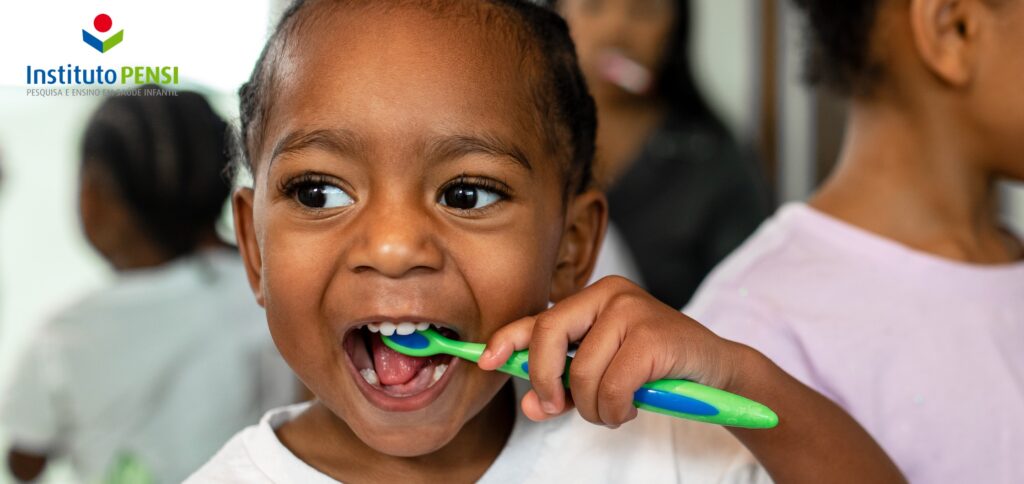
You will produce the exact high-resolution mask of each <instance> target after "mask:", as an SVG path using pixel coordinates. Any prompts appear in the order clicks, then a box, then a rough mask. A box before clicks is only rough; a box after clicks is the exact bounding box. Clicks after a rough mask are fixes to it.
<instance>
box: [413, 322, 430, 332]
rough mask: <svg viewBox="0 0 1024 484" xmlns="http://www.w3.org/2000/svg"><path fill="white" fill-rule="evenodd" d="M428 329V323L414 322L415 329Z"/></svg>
mask: <svg viewBox="0 0 1024 484" xmlns="http://www.w3.org/2000/svg"><path fill="white" fill-rule="evenodd" d="M427 329H430V323H416V331H426V330H427Z"/></svg>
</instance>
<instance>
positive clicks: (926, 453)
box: [686, 204, 1024, 484]
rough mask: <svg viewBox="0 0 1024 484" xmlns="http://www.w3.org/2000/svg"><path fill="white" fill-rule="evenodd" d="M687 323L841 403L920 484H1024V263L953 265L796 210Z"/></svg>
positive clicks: (732, 265)
mask: <svg viewBox="0 0 1024 484" xmlns="http://www.w3.org/2000/svg"><path fill="white" fill-rule="evenodd" d="M686 313H687V314H689V315H691V316H693V317H694V318H696V319H697V320H698V321H701V322H703V323H705V324H707V325H709V327H710V328H711V329H712V330H713V331H715V332H716V333H718V334H719V335H721V336H723V337H725V338H728V339H732V340H735V341H739V342H742V343H745V344H748V345H750V346H753V347H754V348H757V349H758V350H760V351H761V352H763V353H764V354H766V355H767V356H768V357H769V358H771V359H772V360H774V361H775V362H776V363H777V364H778V365H779V366H781V367H782V368H783V369H784V370H786V371H788V372H789V373H790V374H792V375H793V376H795V377H796V378H798V379H800V380H801V381H803V382H804V383H806V384H807V385H809V386H811V387H813V388H815V389H816V390H818V391H820V392H821V393H823V394H825V396H827V397H830V398H832V399H833V400H835V401H836V403H838V404H839V405H841V406H842V407H843V408H845V409H846V410H847V411H849V412H850V414H852V415H853V416H854V418H856V419H857V420H858V421H859V422H860V423H861V424H862V425H863V426H864V427H865V428H866V429H867V430H868V432H870V433H871V434H872V435H873V436H874V437H875V439H876V440H877V441H878V442H879V444H881V445H882V447H883V448H884V449H885V450H886V451H887V452H888V453H889V455H890V456H892V458H893V460H894V461H896V464H897V465H899V467H900V469H902V470H903V473H904V474H905V475H906V476H907V478H908V479H910V482H913V483H947V482H948V483H974V482H977V483H985V484H997V483H1007V484H1010V483H1014V484H1017V483H1021V482H1024V262H1019V263H1015V264H1006V265H1000V266H978V265H970V264H963V263H958V262H954V261H950V260H946V259H940V258H938V257H934V256H931V255H929V254H926V253H922V252H918V251H915V250H911V249H909V248H907V247H905V246H902V245H900V244H898V243H896V242H893V241H891V240H888V239H884V238H881V237H879V236H877V235H875V234H872V233H869V232H866V231H864V230H862V229H860V228H857V227H855V226H852V225H849V224H846V223H844V222H842V221H840V220H837V219H835V218H833V217H830V216H828V215H826V214H824V213H822V212H819V211H817V210H814V209H813V208H811V207H809V206H807V205H804V204H789V205H786V206H785V207H783V208H781V209H780V210H779V212H778V213H777V214H776V215H775V216H774V217H772V219H771V220H769V221H768V222H766V223H765V224H764V225H763V226H762V227H761V228H760V229H758V231H757V233H755V234H754V235H753V236H752V237H751V238H750V240H748V241H747V242H746V243H744V244H743V246H742V247H741V248H740V249H739V250H737V251H736V252H735V253H734V254H733V255H731V256H729V258H728V259H726V261H725V262H724V263H723V264H722V265H721V266H719V267H718V268H717V269H715V271H714V272H713V273H712V274H711V275H710V276H709V277H708V279H707V280H706V281H705V282H704V285H703V286H702V287H701V289H700V290H699V291H698V292H697V295H696V297H695V298H694V300H693V301H692V302H691V303H690V306H689V307H688V308H687V310H686Z"/></svg>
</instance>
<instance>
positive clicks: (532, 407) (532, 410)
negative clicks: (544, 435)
mask: <svg viewBox="0 0 1024 484" xmlns="http://www.w3.org/2000/svg"><path fill="white" fill-rule="evenodd" d="M521 406H522V408H523V415H526V417H527V418H529V419H530V420H533V421H535V422H543V421H545V420H548V419H552V418H555V417H557V416H559V415H564V414H565V413H568V412H571V411H572V409H573V401H572V398H566V399H565V408H563V409H562V411H561V412H559V413H556V414H554V415H551V414H549V413H546V412H544V409H543V408H541V406H540V398H538V397H537V393H536V392H534V391H533V390H530V391H528V392H526V395H523V400H522V403H521Z"/></svg>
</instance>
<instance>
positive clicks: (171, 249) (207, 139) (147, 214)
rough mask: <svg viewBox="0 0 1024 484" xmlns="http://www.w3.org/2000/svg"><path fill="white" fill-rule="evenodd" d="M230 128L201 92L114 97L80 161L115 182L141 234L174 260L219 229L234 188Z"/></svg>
mask: <svg viewBox="0 0 1024 484" xmlns="http://www.w3.org/2000/svg"><path fill="white" fill-rule="evenodd" d="M142 89H144V90H161V91H165V90H164V89H163V88H161V87H159V86H156V85H146V86H143V87H142ZM227 129H228V128H227V123H226V122H225V121H224V120H223V119H221V118H220V117H219V116H218V115H217V114H216V113H215V112H214V111H213V109H212V108H210V105H209V104H208V103H207V102H206V99H204V98H203V97H202V96H201V95H199V94H198V93H195V92H189V91H178V92H177V95H176V96H171V95H163V96H119V97H110V98H107V99H106V100H105V101H104V102H103V103H102V104H101V105H100V106H99V108H98V109H97V110H96V112H95V113H94V114H93V116H92V118H91V119H90V121H89V124H88V126H87V127H86V130H85V136H84V138H83V142H82V163H83V166H88V167H90V168H98V169H100V170H102V173H104V174H105V175H107V176H109V179H110V180H111V181H112V182H113V184H114V186H113V187H111V188H112V189H113V190H115V191H116V194H117V195H118V196H119V197H120V198H121V199H122V200H123V201H124V203H125V204H126V205H127V206H128V207H130V210H131V211H132V213H133V214H134V215H135V216H136V218H137V221H138V223H139V224H141V227H142V229H143V232H144V233H145V234H146V235H147V236H148V237H149V238H150V239H152V241H153V242H154V243H156V244H158V245H159V246H160V247H161V248H163V249H164V250H165V251H166V252H168V253H169V255H170V256H171V258H174V257H178V256H181V255H185V254H188V253H190V252H192V251H193V250H195V247H196V245H197V244H198V243H199V242H200V239H201V238H202V237H204V236H207V235H209V234H210V233H212V232H213V231H214V230H215V229H214V227H215V224H216V221H217V219H218V217H219V216H220V214H221V212H222V210H223V207H224V203H225V201H226V200H227V197H228V195H229V193H230V190H231V185H230V183H229V181H228V180H227V178H226V177H225V175H224V172H225V169H226V167H227V165H228V163H229V162H230V158H229V156H228V150H227V142H228V138H227Z"/></svg>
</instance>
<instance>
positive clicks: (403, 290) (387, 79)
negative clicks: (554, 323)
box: [235, 11, 604, 456]
mask: <svg viewBox="0 0 1024 484" xmlns="http://www.w3.org/2000/svg"><path fill="white" fill-rule="evenodd" d="M300 15H302V14H300ZM292 39H293V40H294V43H293V44H291V45H292V47H290V48H288V49H287V53H286V54H285V56H284V57H283V59H282V61H281V62H280V63H279V64H278V66H277V69H278V73H279V77H278V78H279V79H280V82H279V83H278V84H277V85H276V86H275V87H274V89H273V93H271V94H270V96H272V98H271V101H270V105H271V106H272V107H271V112H270V113H269V115H268V119H267V125H266V131H265V134H264V136H263V137H262V138H261V139H260V140H259V144H260V146H258V147H257V152H256V154H255V159H254V165H255V166H254V170H255V180H256V181H255V186H254V189H253V191H246V190H242V191H240V192H239V193H238V194H237V195H236V197H235V205H236V218H238V219H239V222H238V231H239V239H240V245H241V246H242V250H243V253H244V255H245V257H246V259H247V260H246V262H247V265H248V267H249V272H250V279H251V280H252V281H253V283H254V287H255V288H256V289H255V290H256V291H257V296H258V298H259V299H260V302H261V303H262V304H263V305H264V306H265V307H266V310H267V318H268V321H269V324H270V329H271V332H272V334H273V336H274V341H275V343H276V344H277V346H278V348H279V349H280V351H281V354H282V355H283V356H284V358H285V359H286V360H287V361H288V362H289V364H290V365H291V367H292V368H293V369H294V370H295V372H296V373H297V374H298V375H299V377H300V378H301V379H302V381H303V382H304V383H305V384H306V385H307V386H308V387H309V388H310V389H311V390H312V391H313V393H315V394H316V395H317V396H318V397H319V398H320V400H321V401H322V403H323V404H324V405H326V406H327V407H328V408H329V409H330V410H331V411H332V412H333V413H334V414H335V415H336V416H338V417H340V418H341V419H343V420H344V422H345V423H346V424H347V425H348V426H349V427H350V428H351V429H352V430H353V431H354V432H355V434H356V435H358V437H359V438H360V439H361V440H362V441H363V442H365V443H366V444H368V445H370V446H371V447H373V448H375V449H377V450H379V451H382V452H385V453H388V454H392V455H406V456H411V455H422V454H425V453H428V452H431V451H433V450H436V449H438V448H440V447H441V446H443V445H444V444H445V443H447V442H448V441H450V440H451V439H452V438H453V437H454V436H455V435H456V433H457V432H458V431H459V429H460V428H461V427H462V426H463V425H464V424H465V423H466V422H467V421H468V420H469V419H470V418H472V417H473V416H474V415H476V414H477V413H478V412H479V411H480V410H481V409H482V408H483V407H484V406H485V405H487V403H488V402H489V401H490V400H491V398H492V397H493V396H494V395H495V394H496V393H497V391H498V390H499V389H500V387H501V386H502V385H503V384H504V383H505V382H506V381H507V377H505V376H503V375H501V374H497V373H487V372H483V371H480V370H479V369H477V368H476V366H475V365H473V364H471V363H467V362H464V361H450V359H449V358H434V359H405V358H401V357H398V356H397V355H396V354H394V353H393V352H391V351H390V350H385V349H383V348H382V345H381V344H380V342H379V334H374V333H370V332H369V331H368V330H367V329H366V327H367V325H368V324H369V323H378V322H383V321H386V322H402V321H411V322H432V323H437V324H439V325H442V326H444V327H447V328H449V329H450V330H452V331H454V332H455V333H457V335H458V337H459V338H460V339H462V340H469V341H483V340H486V338H487V337H488V336H489V335H490V334H491V333H492V332H493V331H495V329H497V328H498V327H500V326H502V325H503V324H505V323H508V322H510V321H512V320H514V319H517V318H520V317H522V316H525V315H527V314H533V313H536V312H538V311H541V310H543V309H545V307H546V305H547V303H548V300H549V297H551V294H552V291H553V290H554V291H555V292H556V293H558V291H562V290H567V291H571V290H572V289H571V288H560V287H558V286H559V285H560V284H561V282H559V281H565V280H571V281H572V284H578V280H579V277H578V275H579V274H580V273H583V272H587V271H589V264H590V263H591V262H592V261H588V262H586V264H588V267H587V268H585V270H580V269H579V267H569V266H572V264H568V266H567V265H566V264H563V262H564V261H565V259H566V257H570V258H571V257H572V252H573V250H575V249H574V247H577V246H579V245H581V244H582V245H587V246H591V247H594V246H596V244H597V240H596V239H597V237H594V238H591V239H586V237H584V238H582V239H581V238H580V237H576V236H567V235H566V234H567V226H569V225H571V222H569V223H567V222H566V221H567V220H569V219H570V218H571V217H572V216H571V213H573V210H574V209H573V208H572V207H573V206H574V205H573V204H574V203H576V200H577V199H578V197H577V199H571V200H570V202H569V204H568V205H569V208H567V207H566V205H564V204H563V180H564V176H563V173H562V170H561V168H560V165H559V163H558V161H557V160H556V159H555V158H554V155H552V154H551V153H550V152H549V150H548V149H547V148H546V145H545V143H544V141H543V139H542V137H541V135H540V132H539V131H538V129H536V123H535V122H534V116H535V115H534V114H533V109H534V108H533V104H532V102H533V101H532V99H533V98H532V97H531V94H530V90H529V88H528V86H527V83H526V82H525V81H523V77H522V75H521V72H519V71H518V70H517V66H518V63H517V62H515V61H514V59H517V58H518V57H517V56H518V54H517V52H516V50H515V48H516V47H515V46H509V45H505V44H507V43H508V42H504V43H502V42H499V41H496V40H495V36H494V35H489V36H488V35H487V34H486V33H485V32H484V31H482V30H479V29H477V28H474V27H471V26H469V24H468V23H467V22H461V23H455V21H451V20H444V19H438V18H435V17H431V16H429V15H427V14H421V13H417V12H409V11H396V12H391V13H389V14H387V15H382V14H378V13H360V14H358V15H356V14H351V13H349V14H345V13H338V14H332V15H330V16H329V18H321V19H318V20H317V21H316V23H315V25H311V26H307V27H306V28H304V29H303V30H300V31H299V32H298V33H297V34H296V35H295V36H293V37H292ZM517 157H518V158H522V159H517ZM527 161H528V164H529V166H527V164H526V162H527ZM503 192H507V196H506V195H504V194H503ZM310 205H311V206H310ZM592 205H593V204H592ZM597 206H599V207H600V208H601V209H602V210H603V200H602V201H601V202H599V203H598V204H597ZM315 207H321V208H315ZM567 213H569V214H570V215H569V216H568V218H567V215H566V214H567ZM603 217H604V212H603V211H599V212H598V217H597V218H598V219H600V220H601V223H600V224H599V225H600V226H601V227H603ZM577 235H578V234H577ZM591 258H592V254H590V255H588V256H586V257H584V259H588V260H589V259H591ZM556 266H558V269H556ZM576 266H579V264H576ZM565 270H572V271H576V276H577V277H562V276H560V274H561V273H562V272H563V271H565ZM361 328H363V329H361ZM442 364H447V365H448V367H447V370H445V369H444V367H443V366H440V365H442ZM368 369H373V372H374V373H375V374H376V378H377V379H378V380H379V382H378V383H377V384H371V383H370V382H369V381H368V378H370V379H372V377H364V376H363V375H362V373H368V372H367V371H366V370H368ZM442 372H443V373H442ZM435 375H438V376H440V378H439V379H436V381H435ZM388 382H389V383H391V384H390V385H385V383H388Z"/></svg>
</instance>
